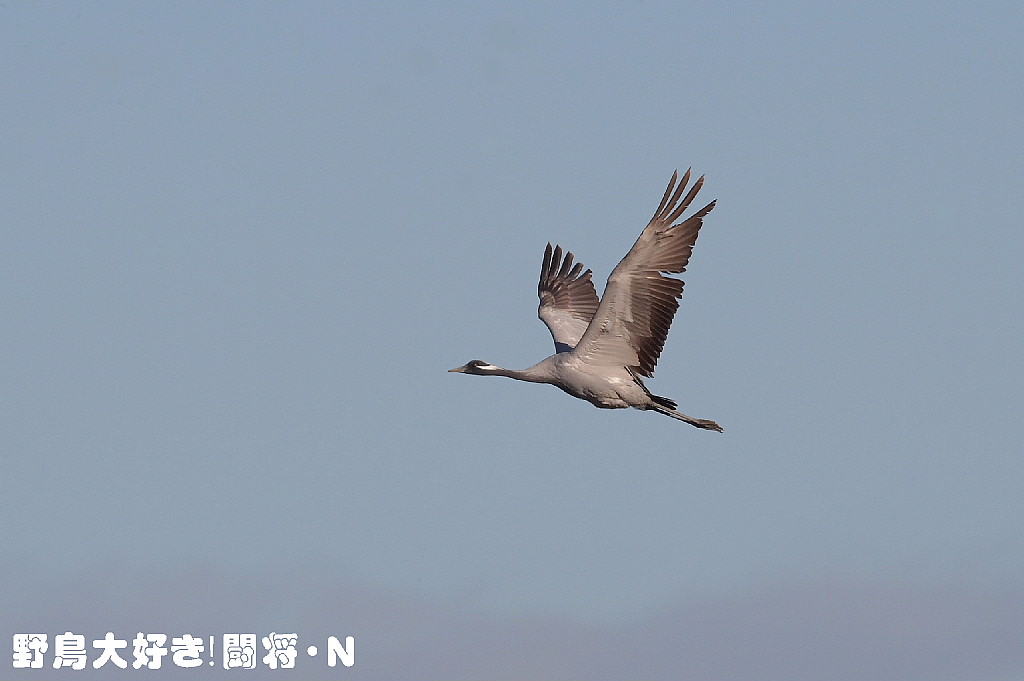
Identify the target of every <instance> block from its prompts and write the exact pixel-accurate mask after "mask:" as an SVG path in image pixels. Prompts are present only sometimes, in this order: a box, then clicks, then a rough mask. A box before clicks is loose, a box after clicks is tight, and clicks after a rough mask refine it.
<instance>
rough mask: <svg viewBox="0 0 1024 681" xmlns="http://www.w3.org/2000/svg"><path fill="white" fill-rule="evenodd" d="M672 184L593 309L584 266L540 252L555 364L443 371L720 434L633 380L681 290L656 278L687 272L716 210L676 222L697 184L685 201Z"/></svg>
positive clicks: (556, 251)
mask: <svg viewBox="0 0 1024 681" xmlns="http://www.w3.org/2000/svg"><path fill="white" fill-rule="evenodd" d="M678 179H679V174H678V172H675V173H673V174H672V179H671V180H670V181H669V184H668V188H667V189H666V190H665V195H664V197H662V199H661V204H660V205H659V206H658V210H657V211H656V212H655V213H654V217H653V218H651V221H650V223H648V225H647V227H646V228H644V230H643V232H641V233H640V236H639V238H638V239H637V240H636V243H634V244H633V247H632V248H631V249H630V250H629V252H628V253H627V254H626V257H624V258H623V259H622V261H621V262H619V264H618V265H617V266H616V267H615V269H614V270H612V273H611V276H609V277H608V283H607V284H606V285H605V289H604V295H603V296H602V298H601V299H600V300H598V297H597V291H596V290H595V289H594V283H593V281H591V275H592V272H591V271H590V270H589V269H588V270H585V271H584V270H583V263H579V262H576V263H575V264H574V256H573V254H572V253H568V252H567V253H565V255H564V257H563V255H562V249H561V247H559V246H555V247H554V248H552V247H551V244H548V246H547V248H546V249H545V250H544V262H543V263H542V265H541V271H540V282H539V284H538V285H537V294H538V296H539V298H540V306H539V308H538V310H537V316H538V317H540V319H541V321H543V322H544V324H545V325H547V327H548V330H549V331H550V332H551V337H552V339H553V340H554V342H555V354H554V355H551V356H550V357H548V358H547V359H545V360H543V361H541V362H539V363H537V364H535V365H533V366H532V367H529V368H527V369H503V368H501V367H499V366H495V365H493V364H488V363H487V362H483V361H481V360H477V359H475V360H472V361H471V362H468V363H467V364H464V365H463V366H461V367H456V368H455V369H452V370H451V371H453V372H458V373H467V374H475V375H478V376H507V377H508V378H514V379H517V380H521V381H530V382H532V383H550V384H551V385H554V386H557V387H558V388H561V389H562V390H564V391H565V392H567V393H569V394H570V395H572V396H574V397H579V398H580V399H584V400H587V401H588V402H590V403H591V404H593V405H594V406H596V407H600V408H602V409H624V408H626V407H633V408H635V409H642V410H653V411H656V412H658V413H660V414H665V415H666V416H671V417H672V418H675V419H679V420H680V421H685V422H687V423H689V424H691V425H693V426H696V427H698V428H704V429H707V430H717V431H719V432H721V430H722V428H721V426H719V425H718V424H717V423H715V422H714V421H708V420H705V419H696V418H692V417H690V416H687V415H686V414H683V413H681V412H679V411H678V410H677V409H676V403H675V402H673V401H672V400H670V399H668V398H666V397H659V396H657V395H653V394H652V393H651V392H650V391H649V390H648V389H647V386H645V385H644V382H643V379H642V378H641V377H651V376H653V375H654V368H655V365H656V364H657V363H658V358H659V357H660V356H661V351H662V348H664V346H665V339H666V338H667V337H668V331H669V327H670V326H671V324H672V318H673V317H674V316H675V313H676V310H677V309H678V308H679V299H680V298H681V297H682V295H683V282H682V281H680V280H679V279H675V278H673V277H666V276H665V274H679V273H681V272H684V271H686V265H687V264H688V262H689V260H690V254H691V253H692V252H693V245H694V243H695V242H696V241H697V234H698V233H699V232H700V228H701V225H702V224H703V221H704V216H705V215H707V214H708V213H709V212H711V209H712V208H714V207H715V202H714V201H712V202H711V203H709V204H708V205H706V206H704V207H703V208H701V209H700V210H698V211H697V212H696V213H694V214H693V215H691V216H690V217H688V218H686V219H685V220H682V221H681V222H677V221H678V220H679V219H680V218H681V216H682V214H683V212H684V211H685V210H686V209H687V208H688V207H689V206H690V203H692V202H693V199H694V198H695V197H696V196H697V192H699V191H700V188H701V186H702V185H703V184H704V177H703V176H701V177H700V178H699V179H698V180H697V181H696V182H694V184H693V186H692V187H691V188H690V190H689V192H687V193H686V196H685V197H684V196H683V191H684V190H685V189H686V185H687V184H688V183H689V181H690V171H689V170H687V171H686V173H685V174H684V175H683V177H682V181H679V182H678V184H677V181H678Z"/></svg>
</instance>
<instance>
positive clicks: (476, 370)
mask: <svg viewBox="0 0 1024 681" xmlns="http://www.w3.org/2000/svg"><path fill="white" fill-rule="evenodd" d="M500 370H501V367H498V366H494V365H493V364H488V363H487V362H485V361H483V360H480V359H473V360H470V361H468V362H466V363H465V364H463V365H462V366H460V367H455V368H454V369H449V370H448V373H452V372H454V373H457V374H476V375H477V376H490V375H494V372H496V371H500Z"/></svg>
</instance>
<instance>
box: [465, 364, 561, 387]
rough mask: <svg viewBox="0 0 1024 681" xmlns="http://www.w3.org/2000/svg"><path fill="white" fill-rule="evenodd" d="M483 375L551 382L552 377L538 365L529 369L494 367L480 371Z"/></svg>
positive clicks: (534, 381)
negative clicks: (539, 368)
mask: <svg viewBox="0 0 1024 681" xmlns="http://www.w3.org/2000/svg"><path fill="white" fill-rule="evenodd" d="M480 375H481V376H505V377H507V378H514V379H516V380H517V381H529V382H530V383H550V382H551V377H550V376H548V374H547V372H545V371H540V370H538V368H537V365H534V366H532V367H529V368H527V369H504V368H502V367H498V366H496V367H494V368H493V369H487V370H486V371H481V372H480Z"/></svg>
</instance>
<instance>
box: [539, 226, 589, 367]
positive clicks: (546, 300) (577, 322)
mask: <svg viewBox="0 0 1024 681" xmlns="http://www.w3.org/2000/svg"><path fill="white" fill-rule="evenodd" d="M572 260H573V255H572V253H566V254H565V258H564V259H563V258H562V247H561V246H555V248H554V250H552V249H551V244H548V247H547V248H545V249H544V262H543V264H541V267H540V283H539V284H537V295H538V297H540V306H539V307H538V308H537V316H538V317H540V320H541V321H542V322H544V323H545V324H546V325H547V327H548V330H549V331H550V332H551V337H552V338H553V339H554V340H555V352H568V351H569V350H572V349H573V347H575V345H576V344H577V343H578V342H579V340H580V338H582V337H583V333H584V332H585V331H586V330H587V326H589V325H590V320H591V319H592V318H593V317H594V313H595V312H596V311H597V306H598V300H597V291H596V290H595V289H594V282H593V281H591V280H590V276H591V274H592V272H591V271H590V270H587V271H586V272H582V273H581V270H583V263H581V262H578V263H576V264H575V265H573V264H572Z"/></svg>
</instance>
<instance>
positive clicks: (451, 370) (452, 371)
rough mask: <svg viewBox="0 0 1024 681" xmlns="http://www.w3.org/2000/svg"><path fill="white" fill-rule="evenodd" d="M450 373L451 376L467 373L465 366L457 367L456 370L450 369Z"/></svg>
mask: <svg viewBox="0 0 1024 681" xmlns="http://www.w3.org/2000/svg"><path fill="white" fill-rule="evenodd" d="M448 373H449V374H451V373H456V374H464V373H466V367H464V366H461V367H455V368H454V369H449V370H448Z"/></svg>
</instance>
